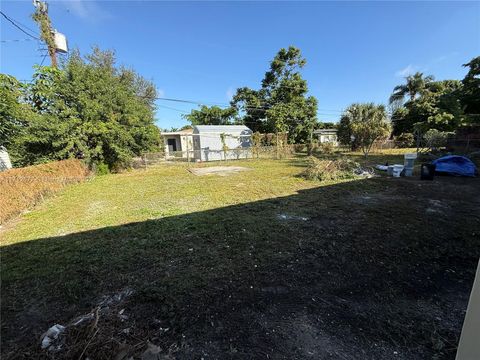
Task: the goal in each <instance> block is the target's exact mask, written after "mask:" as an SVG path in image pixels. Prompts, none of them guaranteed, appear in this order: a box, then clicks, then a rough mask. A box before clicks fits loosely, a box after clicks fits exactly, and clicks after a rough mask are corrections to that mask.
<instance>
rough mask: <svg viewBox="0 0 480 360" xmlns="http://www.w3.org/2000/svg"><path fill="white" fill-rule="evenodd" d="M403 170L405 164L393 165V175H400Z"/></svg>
mask: <svg viewBox="0 0 480 360" xmlns="http://www.w3.org/2000/svg"><path fill="white" fill-rule="evenodd" d="M402 170H403V165H393V177H400V174H401V173H402Z"/></svg>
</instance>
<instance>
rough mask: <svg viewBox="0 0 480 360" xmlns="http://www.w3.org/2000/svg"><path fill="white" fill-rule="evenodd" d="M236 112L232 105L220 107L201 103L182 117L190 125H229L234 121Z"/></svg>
mask: <svg viewBox="0 0 480 360" xmlns="http://www.w3.org/2000/svg"><path fill="white" fill-rule="evenodd" d="M236 113H237V111H236V110H235V108H232V107H229V108H226V109H222V108H220V107H218V106H211V107H209V106H205V105H202V106H201V108H200V109H199V110H192V111H191V112H190V114H187V115H183V117H184V118H185V119H187V120H188V121H190V122H191V123H192V125H231V124H232V123H233V122H234V121H235V115H236Z"/></svg>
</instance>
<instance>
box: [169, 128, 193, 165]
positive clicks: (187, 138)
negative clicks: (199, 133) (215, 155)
mask: <svg viewBox="0 0 480 360" xmlns="http://www.w3.org/2000/svg"><path fill="white" fill-rule="evenodd" d="M192 133H193V129H185V130H180V131H175V132H162V133H161V135H162V136H163V140H164V142H165V157H166V158H167V159H168V158H172V157H180V158H187V157H191V156H192V155H193V140H192ZM187 150H188V152H189V153H188V154H187Z"/></svg>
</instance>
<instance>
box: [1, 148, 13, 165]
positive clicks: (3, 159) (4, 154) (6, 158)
mask: <svg viewBox="0 0 480 360" xmlns="http://www.w3.org/2000/svg"><path fill="white" fill-rule="evenodd" d="M11 168H12V163H11V162H10V156H8V152H7V149H5V147H4V146H0V171H3V170H8V169H11Z"/></svg>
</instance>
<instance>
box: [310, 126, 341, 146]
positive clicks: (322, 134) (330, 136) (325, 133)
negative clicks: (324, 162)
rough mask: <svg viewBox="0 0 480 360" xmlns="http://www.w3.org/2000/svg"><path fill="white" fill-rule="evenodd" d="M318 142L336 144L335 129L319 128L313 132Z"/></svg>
mask: <svg viewBox="0 0 480 360" xmlns="http://www.w3.org/2000/svg"><path fill="white" fill-rule="evenodd" d="M313 133H314V134H315V136H316V137H317V139H318V142H319V143H320V144H324V143H332V144H334V145H335V146H336V145H338V138H337V129H319V130H315V131H314V132H313Z"/></svg>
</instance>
